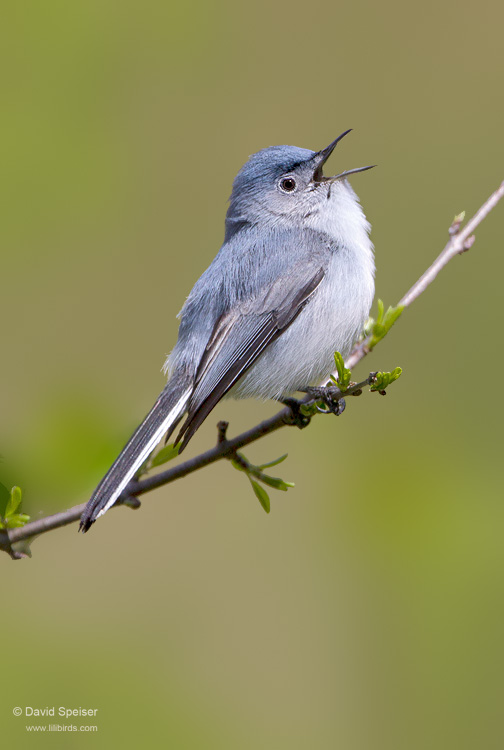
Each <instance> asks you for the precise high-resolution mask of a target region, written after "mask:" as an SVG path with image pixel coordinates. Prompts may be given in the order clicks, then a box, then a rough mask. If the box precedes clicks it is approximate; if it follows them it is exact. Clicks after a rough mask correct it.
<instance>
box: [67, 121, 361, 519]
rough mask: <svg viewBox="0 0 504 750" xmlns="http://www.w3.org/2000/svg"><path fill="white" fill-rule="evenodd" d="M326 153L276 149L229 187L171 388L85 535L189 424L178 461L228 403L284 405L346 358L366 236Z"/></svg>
mask: <svg viewBox="0 0 504 750" xmlns="http://www.w3.org/2000/svg"><path fill="white" fill-rule="evenodd" d="M349 132H350V131H349V130H347V131H346V132H345V133H342V135H340V136H339V137H338V138H336V140H334V141H333V142H332V143H331V144H330V145H329V146H327V148H324V149H322V150H321V151H317V152H314V151H310V150H309V149H304V148H296V147H294V146H273V147H271V148H266V149H263V150H262V151H259V152H258V153H257V154H253V156H251V157H250V159H249V160H248V161H247V163H246V164H245V165H244V166H243V167H242V169H241V170H240V171H239V172H238V175H237V176H236V179H235V181H234V183H233V191H232V194H231V198H230V205H229V209H228V212H227V215H226V233H225V237H224V244H223V245H222V247H221V249H220V251H219V253H218V254H217V256H216V257H215V259H214V260H213V262H212V263H211V264H210V266H209V267H208V268H207V270H206V271H205V272H204V274H203V275H202V276H201V277H200V278H199V279H198V281H197V282H196V284H195V285H194V287H193V289H192V291H191V293H190V294H189V297H188V298H187V300H186V303H185V305H184V307H183V308H182V312H181V313H180V316H181V319H180V328H179V334H178V340H177V343H176V345H175V348H174V349H173V351H172V353H171V354H170V356H169V357H168V359H167V362H166V365H165V370H166V372H167V373H168V374H169V379H168V383H167V385H166V387H165V389H164V390H163V392H162V393H161V395H160V396H159V398H158V400H157V401H156V403H155V404H154V406H153V407H152V409H151V411H150V412H149V414H148V415H147V417H146V418H145V419H144V421H143V422H142V424H141V425H140V427H138V429H137V430H136V432H135V433H134V434H133V436H132V437H131V439H130V440H129V442H128V443H127V445H126V446H125V448H124V449H123V451H122V453H121V454H120V456H119V458H118V459H117V460H116V461H115V463H114V464H113V466H112V467H111V468H110V470H109V471H108V473H107V474H106V475H105V477H104V478H103V479H102V481H101V482H100V484H99V485H98V487H97V488H96V490H95V492H94V494H93V496H92V497H91V499H90V500H89V502H88V504H87V506H86V509H85V510H84V513H83V514H82V518H81V524H80V528H81V529H83V530H84V531H87V530H88V529H89V527H90V526H91V524H92V523H93V522H94V521H95V520H96V519H97V518H99V516H102V515H103V514H104V513H105V512H106V511H107V510H108V509H109V508H110V507H111V506H112V505H113V504H114V503H115V501H116V500H117V498H118V497H119V495H120V494H121V492H122V491H123V490H124V488H125V487H126V485H127V484H128V482H129V481H130V480H131V479H132V477H133V476H134V474H135V473H136V472H137V471H138V469H139V468H140V466H141V465H142V464H143V463H144V461H145V460H146V458H147V457H148V456H149V454H150V453H151V452H152V451H153V449H154V448H155V447H156V445H157V444H158V443H159V442H160V440H161V438H162V437H163V435H165V434H166V435H167V437H169V436H170V435H171V433H172V432H173V431H174V429H175V427H176V426H177V424H178V423H179V422H180V420H181V419H182V417H183V416H184V415H185V421H184V422H183V424H182V427H181V429H180V432H179V433H178V437H177V441H176V442H179V441H181V450H182V449H183V448H184V447H185V446H186V445H187V443H188V441H189V440H190V438H191V437H192V435H193V434H194V433H195V432H196V430H197V429H198V427H199V426H200V425H201V423H202V422H203V420H204V419H205V418H206V417H207V416H208V414H209V413H210V412H211V410H212V409H213V408H214V406H215V405H216V404H217V403H218V402H219V401H220V399H221V398H223V396H225V395H228V396H234V397H235V398H247V397H249V396H254V397H256V398H262V399H282V398H286V397H287V396H288V395H289V394H293V393H295V392H296V391H307V390H309V386H310V385H312V384H313V383H318V382H319V381H320V380H321V378H323V377H325V376H327V375H328V373H329V372H330V371H331V369H332V366H333V363H334V358H333V355H334V352H335V351H339V352H341V354H342V355H343V356H346V355H347V354H348V353H349V351H350V349H351V347H352V344H353V343H354V341H355V340H356V338H357V337H358V336H359V334H360V333H361V331H362V329H363V327H364V323H365V321H366V319H367V317H368V314H369V310H370V307H371V303H372V300H373V295H374V259H373V245H372V244H371V241H370V239H369V229H370V226H369V224H368V222H367V221H366V218H365V216H364V214H363V212H362V209H361V207H360V205H359V202H358V199H357V196H356V195H355V193H354V191H353V190H352V188H351V187H350V185H349V183H348V181H347V179H346V178H347V176H348V175H349V174H352V173H354V172H362V171H364V170H366V169H370V168H371V167H360V168H358V169H350V170H348V171H347V172H342V173H341V174H338V175H336V176H334V177H325V176H324V175H323V173H322V167H323V165H324V164H325V162H326V161H327V159H328V158H329V156H330V155H331V153H332V152H333V150H334V148H335V147H336V144H337V143H338V142H339V141H340V140H341V139H342V138H343V137H344V136H345V135H347V133H349Z"/></svg>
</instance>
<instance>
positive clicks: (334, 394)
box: [306, 385, 346, 417]
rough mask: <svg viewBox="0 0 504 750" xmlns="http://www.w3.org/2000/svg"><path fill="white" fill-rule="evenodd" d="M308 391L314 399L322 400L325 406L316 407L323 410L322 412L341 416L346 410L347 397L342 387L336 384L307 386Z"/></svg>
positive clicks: (320, 410)
mask: <svg viewBox="0 0 504 750" xmlns="http://www.w3.org/2000/svg"><path fill="white" fill-rule="evenodd" d="M306 393H307V394H308V396H311V398H313V400H314V401H322V403H323V404H324V406H325V408H321V407H320V406H317V407H316V408H317V411H319V412H321V414H335V415H336V416H337V417H339V416H340V414H343V412H344V411H345V406H346V403H345V399H344V398H343V395H342V393H341V391H340V389H339V388H338V387H337V386H335V385H326V386H320V387H318V388H317V387H311V388H307V389H306Z"/></svg>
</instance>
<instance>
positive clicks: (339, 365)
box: [330, 352, 352, 392]
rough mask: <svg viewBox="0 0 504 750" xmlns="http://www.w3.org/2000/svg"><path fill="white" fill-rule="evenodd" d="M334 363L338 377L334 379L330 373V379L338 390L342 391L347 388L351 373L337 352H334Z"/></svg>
mask: <svg viewBox="0 0 504 750" xmlns="http://www.w3.org/2000/svg"><path fill="white" fill-rule="evenodd" d="M334 364H335V365H336V369H337V371H338V379H337V380H336V378H335V377H333V376H332V375H331V376H330V377H331V380H332V381H333V383H336V385H337V386H338V388H339V389H340V391H342V392H344V391H346V389H347V388H348V385H349V383H350V378H351V375H352V373H351V372H350V370H349V369H348V368H347V367H345V361H344V359H343V357H342V356H341V354H340V353H339V352H334Z"/></svg>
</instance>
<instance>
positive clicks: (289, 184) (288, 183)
mask: <svg viewBox="0 0 504 750" xmlns="http://www.w3.org/2000/svg"><path fill="white" fill-rule="evenodd" d="M278 184H279V187H280V190H282V191H283V192H284V193H292V192H294V190H295V189H296V187H297V185H296V180H295V179H294V177H282V179H281V180H280V182H279V183H278Z"/></svg>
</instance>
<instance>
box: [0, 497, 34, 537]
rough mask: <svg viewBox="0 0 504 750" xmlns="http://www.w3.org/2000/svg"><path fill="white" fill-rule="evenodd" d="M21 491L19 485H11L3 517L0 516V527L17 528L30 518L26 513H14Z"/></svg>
mask: <svg viewBox="0 0 504 750" xmlns="http://www.w3.org/2000/svg"><path fill="white" fill-rule="evenodd" d="M21 500H22V493H21V488H20V487H13V488H12V489H11V491H10V496H9V500H8V502H7V506H6V508H5V513H4V516H3V517H0V529H19V528H21V526H24V525H25V524H26V523H28V521H29V520H30V516H28V515H26V513H16V511H17V510H18V508H19V506H20V505H21Z"/></svg>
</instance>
